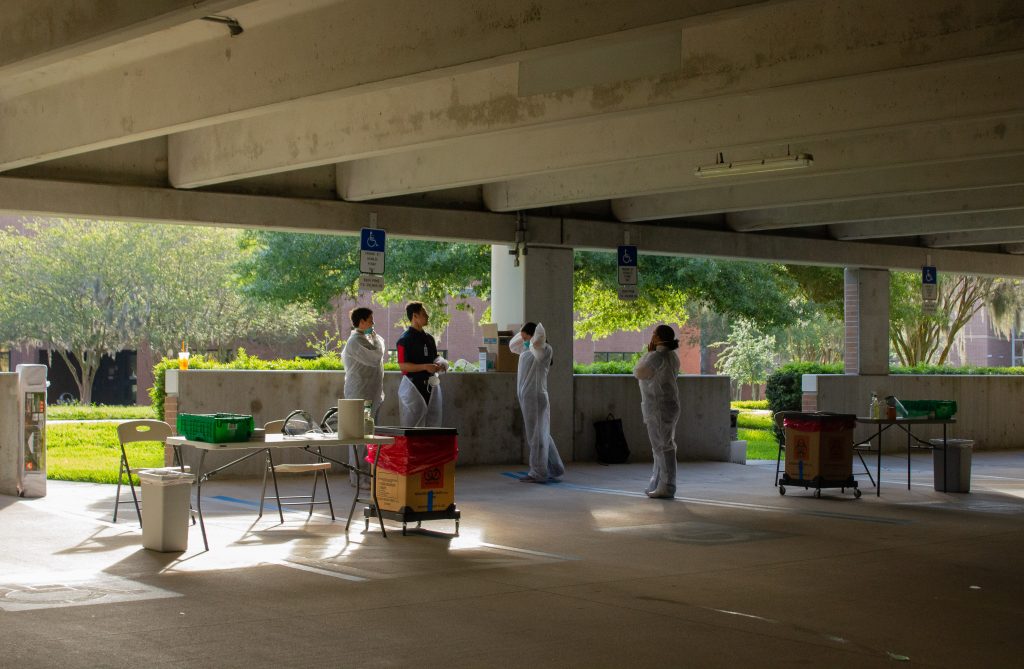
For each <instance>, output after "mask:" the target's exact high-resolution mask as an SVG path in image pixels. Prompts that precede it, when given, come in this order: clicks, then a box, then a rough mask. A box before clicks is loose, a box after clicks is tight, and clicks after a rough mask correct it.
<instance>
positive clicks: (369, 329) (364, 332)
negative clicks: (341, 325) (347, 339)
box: [363, 325, 373, 336]
mask: <svg viewBox="0 0 1024 669" xmlns="http://www.w3.org/2000/svg"><path fill="white" fill-rule="evenodd" d="M363 334H365V335H367V336H369V335H372V334H373V326H372V325H371V326H370V327H368V328H366V329H365V330H363Z"/></svg>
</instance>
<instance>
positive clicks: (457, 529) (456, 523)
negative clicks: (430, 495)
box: [455, 520, 459, 536]
mask: <svg viewBox="0 0 1024 669" xmlns="http://www.w3.org/2000/svg"><path fill="white" fill-rule="evenodd" d="M455 536H459V521H457V520H456V521H455Z"/></svg>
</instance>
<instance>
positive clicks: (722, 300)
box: [574, 251, 799, 339]
mask: <svg viewBox="0 0 1024 669" xmlns="http://www.w3.org/2000/svg"><path fill="white" fill-rule="evenodd" d="M638 270H639V274H640V286H639V293H640V298H639V299H638V300H635V301H631V302H624V301H621V300H619V299H618V286H617V284H618V278H617V258H616V256H615V254H613V253H608V252H600V251H577V252H576V254H575V267H574V279H575V281H574V302H575V305H574V306H575V308H576V311H577V317H578V320H577V321H576V335H577V336H585V335H591V336H592V337H593V338H594V339H601V338H604V337H607V336H609V335H611V334H613V333H615V332H620V331H622V330H633V331H635V330H641V329H643V328H645V327H648V326H650V325H654V324H656V323H663V322H667V323H685V322H687V319H688V318H689V316H690V315H691V314H693V313H701V312H699V311H697V310H698V309H704V310H706V311H705V312H703V313H704V314H705V315H706V316H707V317H708V318H710V315H709V314H710V313H712V312H714V313H717V314H721V315H723V316H726V317H729V318H745V319H747V320H749V321H751V322H753V323H756V324H757V325H758V326H760V327H763V328H766V329H769V328H776V327H782V326H785V325H787V324H789V323H793V322H795V320H796V318H797V316H798V315H799V312H798V311H797V310H796V309H795V308H794V307H793V306H792V304H791V302H792V298H793V296H794V295H795V294H796V291H798V289H799V285H798V283H797V282H796V281H794V280H793V279H792V278H791V277H789V276H788V275H787V273H786V272H785V269H784V268H783V267H782V266H781V265H772V264H768V263H754V262H740V261H719V260H710V259H706V258H680V257H670V256H655V255H649V254H642V253H641V255H640V258H639V263H638Z"/></svg>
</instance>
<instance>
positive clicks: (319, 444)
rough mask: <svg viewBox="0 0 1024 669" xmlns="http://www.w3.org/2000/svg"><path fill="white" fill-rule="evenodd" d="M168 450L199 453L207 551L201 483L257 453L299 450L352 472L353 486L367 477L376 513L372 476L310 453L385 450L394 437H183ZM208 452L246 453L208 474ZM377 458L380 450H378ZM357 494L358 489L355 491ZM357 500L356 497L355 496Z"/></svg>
mask: <svg viewBox="0 0 1024 669" xmlns="http://www.w3.org/2000/svg"><path fill="white" fill-rule="evenodd" d="M166 443H167V445H168V446H173V447H174V448H175V449H176V450H177V449H179V448H180V447H182V446H192V447H193V448H198V449H199V450H200V454H199V466H198V467H197V471H196V512H197V513H198V515H199V528H200V530H201V531H202V534H203V546H204V547H205V548H206V550H209V549H210V543H209V542H208V541H207V539H206V523H205V522H204V521H203V494H202V493H203V482H204V481H207V480H209V479H210V478H212V477H213V476H215V475H216V474H218V473H219V472H222V471H224V470H225V469H228V468H229V467H232V466H234V465H237V464H238V463H239V462H242V461H244V460H248V459H249V458H251V457H252V456H254V455H259V454H261V453H267V452H268V451H270V450H277V449H285V448H301V449H303V450H305V451H308V452H309V453H311V454H313V455H314V456H316V457H318V458H322V459H324V460H327V461H329V462H333V463H335V464H338V465H341V466H342V467H344V468H345V469H348V470H350V471H354V472H356V479H357V484H358V483H361V478H362V477H363V476H369V477H370V490H371V494H372V496H373V501H374V506H375V507H376V508H377V509H379V508H380V505H378V504H377V503H376V502H377V490H376V488H377V486H375V485H373V472H372V470H371V471H370V472H367V471H364V470H363V469H362V468H360V467H353V466H352V465H350V464H349V463H347V462H342V461H341V460H337V459H335V458H331V457H328V456H326V455H323V454H322V453H319V452H317V451H316V450H314V449H320V448H323V447H324V446H363V445H366V444H373V445H378V446H387V445H389V444H393V443H395V439H394V437H377V436H370V435H367V436H363V437H358V438H355V439H342V438H340V437H339V436H338V435H326V434H303V435H286V434H268V435H266V436H265V438H264V439H261V440H258V441H256V440H254V441H240V442H232V443H224V444H211V443H207V442H205V441H195V440H192V439H186V438H185V437H168V438H167V440H166ZM210 451H249V452H248V453H246V454H245V455H243V456H241V457H239V458H235V459H234V460H232V461H231V462H228V463H227V464H224V465H221V466H220V467H217V468H216V469H211V470H210V471H208V472H204V471H203V462H204V460H205V459H206V454H207V453H208V452H210ZM377 452H378V454H379V453H380V449H378V451H377ZM357 490H358V488H357ZM355 497H356V498H358V497H359V495H358V494H356V496H355ZM355 502H356V499H353V501H352V508H351V509H349V513H348V522H347V523H346V524H345V530H346V531H348V526H349V524H351V522H352V513H353V511H354V509H355ZM377 520H378V522H379V523H380V529H381V532H382V533H383V534H384V536H387V532H386V531H385V530H384V518H383V517H382V516H381V515H380V513H379V511H378V514H377Z"/></svg>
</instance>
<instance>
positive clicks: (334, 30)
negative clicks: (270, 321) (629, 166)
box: [0, 0, 757, 170]
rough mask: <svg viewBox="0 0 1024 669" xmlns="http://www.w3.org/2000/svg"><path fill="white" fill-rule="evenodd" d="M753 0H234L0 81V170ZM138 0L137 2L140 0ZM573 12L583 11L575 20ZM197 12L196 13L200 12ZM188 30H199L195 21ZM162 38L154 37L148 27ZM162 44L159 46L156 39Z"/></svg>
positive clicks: (545, 51)
mask: <svg viewBox="0 0 1024 669" xmlns="http://www.w3.org/2000/svg"><path fill="white" fill-rule="evenodd" d="M756 1H757V0H695V1H693V2H686V3H680V2H676V1H674V0H645V1H643V2H630V3H623V2H620V1H618V0H588V2H587V3H586V6H585V7H581V6H580V4H579V3H578V2H573V1H571V0H503V1H502V2H500V3H495V2H493V1H492V0H463V1H462V2H435V3H429V11H428V10H427V9H425V7H426V6H425V5H424V4H423V3H421V2H413V1H412V0H406V1H405V2H387V3H384V2H379V0H344V1H342V0H300V1H299V2H294V3H283V2H276V1H273V0H266V1H263V2H253V3H250V4H248V5H245V6H243V7H239V8H238V9H237V11H235V12H234V16H235V17H236V18H237V19H238V20H239V22H240V23H241V24H242V25H243V26H245V33H244V34H243V35H241V36H239V37H238V38H237V39H231V40H230V41H229V38H228V36H227V34H226V32H227V31H223V32H224V33H225V34H224V35H223V36H220V33H217V35H218V38H215V39H209V38H207V34H208V33H207V29H208V28H210V27H211V26H212V27H216V26H213V24H209V25H204V26H203V27H202V29H200V28H199V27H198V26H194V27H193V28H194V30H193V32H192V33H189V34H186V35H177V36H176V38H177V41H178V42H179V46H178V48H177V49H174V48H173V47H174V41H173V40H168V39H166V36H158V37H157V38H154V40H153V43H154V44H153V46H152V49H153V53H147V51H146V48H147V47H148V45H142V46H140V47H139V48H138V49H137V50H136V51H135V52H134V55H133V56H132V57H129V58H127V59H126V58H125V57H124V56H122V55H121V54H120V52H119V51H118V50H117V49H113V50H109V51H106V52H104V53H103V54H102V58H96V59H92V62H90V63H86V64H76V66H78V67H80V68H81V69H80V71H79V72H76V74H78V75H80V76H74V77H71V78H68V79H66V80H63V81H61V82H60V83H54V84H53V85H50V86H46V87H44V88H41V89H39V88H30V89H27V90H25V89H19V90H22V92H23V94H20V95H18V96H17V97H11V96H12V95H14V93H12V88H11V86H10V85H9V84H8V82H4V85H3V86H0V90H2V92H0V96H2V97H4V98H6V99H4V100H3V101H2V103H0V118H2V119H4V122H3V125H2V126H0V170H6V169H11V168H14V167H18V166H22V165H26V164H29V163H31V162H39V161H43V160H51V159H54V158H60V157H63V156H67V155H72V154H74V153H81V152H84V151H91V150H95V149H100V148H105V147H108V146H112V145H115V144H118V143H126V142H131V141H136V140H139V139H147V138H150V137H153V136H156V135H164V134H170V133H174V132H183V131H186V130H191V129H194V128H199V127H203V126H206V125H210V124H214V123H220V122H225V121H231V120H237V119H240V118H246V117H250V116H254V115H257V114H261V113H267V112H272V111H274V110H276V109H277V108H278V106H279V105H285V104H288V103H292V102H294V101H296V100H300V99H303V98H309V97H313V96H319V95H323V94H333V93H336V92H338V91H349V92H357V91H360V90H367V89H373V88H383V87H390V86H394V85H396V84H401V83H408V82H411V81H416V80H422V79H436V78H438V77H441V76H446V75H450V74H455V73H458V72H460V71H467V70H475V69H480V68H481V67H490V66H494V65H498V64H502V63H509V62H514V61H517V60H521V59H522V58H524V57H525V56H527V55H534V56H545V55H553V54H555V53H557V52H558V51H559V50H565V49H566V48H567V47H565V46H563V45H564V44H566V43H569V42H573V41H576V40H587V39H592V38H602V37H604V36H607V35H614V34H618V33H628V32H630V31H636V35H634V36H639V35H642V34H643V33H644V32H645V31H646V30H649V29H651V28H650V27H652V26H653V27H654V29H656V30H659V31H660V30H664V26H663V24H664V23H666V22H672V21H681V20H684V19H689V18H692V17H694V16H700V15H702V14H706V13H709V12H715V11H720V10H727V9H730V8H734V7H737V6H742V5H746V4H752V3H755V2H756ZM140 4H144V3H140ZM583 18H585V20H582V19H583ZM204 23H205V22H204ZM200 32H201V34H200ZM160 38H163V39H160ZM168 49H171V50H169V51H168Z"/></svg>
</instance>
